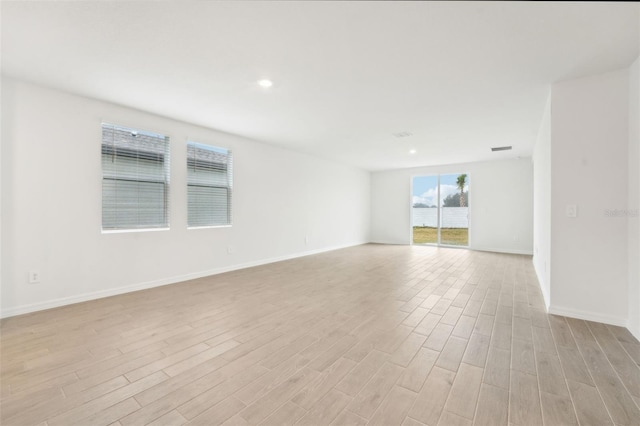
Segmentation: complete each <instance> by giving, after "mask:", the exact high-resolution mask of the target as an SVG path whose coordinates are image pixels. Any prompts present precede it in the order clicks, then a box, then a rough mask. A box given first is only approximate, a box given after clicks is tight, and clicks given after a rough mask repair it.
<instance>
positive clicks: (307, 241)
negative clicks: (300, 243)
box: [304, 235, 309, 245]
mask: <svg viewBox="0 0 640 426" xmlns="http://www.w3.org/2000/svg"><path fill="white" fill-rule="evenodd" d="M304 243H305V244H307V245H308V244H309V236H308V235H305V236H304Z"/></svg>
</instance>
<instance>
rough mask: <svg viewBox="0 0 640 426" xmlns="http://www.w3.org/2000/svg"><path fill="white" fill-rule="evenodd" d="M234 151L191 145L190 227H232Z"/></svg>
mask: <svg viewBox="0 0 640 426" xmlns="http://www.w3.org/2000/svg"><path fill="white" fill-rule="evenodd" d="M232 169H233V161H232V155H231V151H229V150H227V149H224V148H218V147H214V146H210V145H203V144H199V143H195V142H187V198H188V215H187V216H188V222H187V223H188V226H189V227H190V228H195V227H202V226H223V225H231V195H232V194H231V193H232V187H233V173H232Z"/></svg>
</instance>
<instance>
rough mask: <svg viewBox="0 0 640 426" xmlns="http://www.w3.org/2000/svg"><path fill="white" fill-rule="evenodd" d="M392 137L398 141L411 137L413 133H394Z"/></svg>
mask: <svg viewBox="0 0 640 426" xmlns="http://www.w3.org/2000/svg"><path fill="white" fill-rule="evenodd" d="M393 136H395V137H396V138H398V139H400V138H408V137H409V136H413V133H411V132H398V133H394V134H393Z"/></svg>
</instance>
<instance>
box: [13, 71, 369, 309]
mask: <svg viewBox="0 0 640 426" xmlns="http://www.w3.org/2000/svg"><path fill="white" fill-rule="evenodd" d="M2 120H3V126H2V151H3V156H2V196H3V202H2V293H1V294H2V302H1V309H2V315H3V316H8V315H14V314H18V313H22V312H28V311H32V310H37V309H43V308H47V307H51V306H56V305H60V304H66V303H71V302H74V301H79V300H85V299H88V298H94V297H99V296H104V295H109V294H116V293H119V292H124V291H129V290H133V289H137V288H145V287H151V286H155V285H160V284H166V283H170V282H176V281H180V280H183V279H187V278H190V277H196V276H203V275H208V274H211V273H215V272H220V271H223V270H229V269H234V268H238V267H241V266H246V265H252V264H259V263H263V262H267V261H270V260H275V259H282V258H288V257H294V256H297V255H301V254H304V253H310V252H316V251H322V250H327V249H331V248H336V247H343V246H349V245H355V244H361V243H366V242H368V241H369V229H370V226H369V217H370V212H369V208H370V174H369V173H368V172H365V171H362V170H358V169H354V168H349V167H346V166H343V165H340V164H336V163H332V162H328V161H325V160H321V159H318V158H314V157H311V156H307V155H303V154H298V153H294V152H291V151H287V150H284V149H280V148H276V147H273V146H269V145H266V144H261V143H258V142H253V141H250V140H247V139H244V138H240V137H236V136H232V135H229V134H224V133H221V132H217V131H214V130H210V129H205V128H202V127H197V126H193V125H189V124H185V123H182V122H179V121H175V120H171V119H168V118H163V117H158V116H155V115H151V114H148V113H144V112H141V111H136V110H132V109H128V108H125V107H121V106H117V105H113V104H108V103H104V102H100V101H96V100H90V99H86V98H81V97H77V96H74V95H70V94H65V93H62V92H58V91H55V90H50V89H45V88H40V87H36V86H33V85H29V84H26V83H22V82H17V81H13V80H10V79H5V80H3V96H2ZM102 120H105V121H108V122H111V123H115V124H121V125H125V126H132V127H138V128H141V129H145V130H150V131H156V132H159V133H163V134H167V135H169V136H170V137H171V156H172V157H171V198H170V199H171V206H170V207H171V229H170V230H169V231H154V232H138V233H121V234H102V233H101V163H100V135H101V133H100V132H101V129H100V123H101V121H102ZM187 138H191V139H193V140H196V141H199V142H203V143H210V144H214V145H219V146H223V147H228V148H231V149H232V150H233V152H234V168H235V169H234V195H233V200H234V206H233V211H234V215H233V226H232V227H230V228H217V229H197V230H187V229H186V219H187V212H186V172H185V166H184V164H185V162H186V147H185V143H186V140H187ZM256 207H259V208H260V210H261V217H260V218H259V219H256V217H255V214H254V209H255V208H256ZM305 237H308V244H307V243H305ZM228 247H231V249H232V253H231V254H228V253H227V249H228ZM29 270H38V271H39V272H40V274H41V283H40V284H35V285H33V284H32V285H30V284H27V274H28V271H29Z"/></svg>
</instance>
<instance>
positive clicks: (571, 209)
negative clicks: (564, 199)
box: [566, 204, 578, 217]
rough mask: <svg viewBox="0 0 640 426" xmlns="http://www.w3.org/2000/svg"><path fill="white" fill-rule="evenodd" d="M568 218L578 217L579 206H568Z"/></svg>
mask: <svg viewBox="0 0 640 426" xmlns="http://www.w3.org/2000/svg"><path fill="white" fill-rule="evenodd" d="M566 213H567V217H578V206H576V205H575V204H567V208H566Z"/></svg>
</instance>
